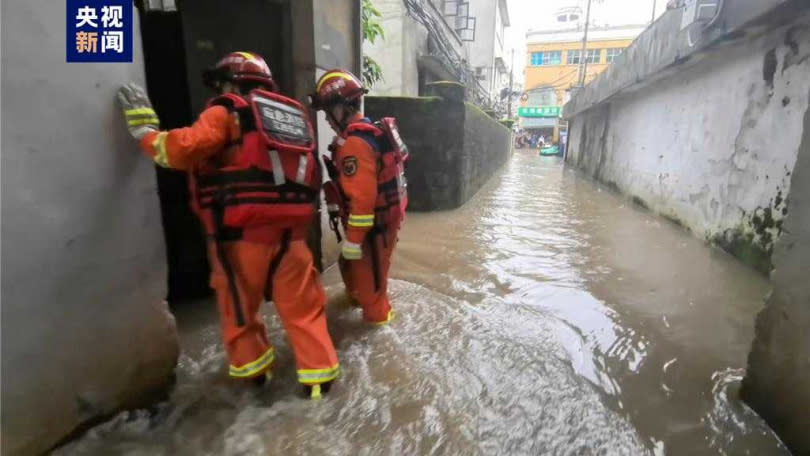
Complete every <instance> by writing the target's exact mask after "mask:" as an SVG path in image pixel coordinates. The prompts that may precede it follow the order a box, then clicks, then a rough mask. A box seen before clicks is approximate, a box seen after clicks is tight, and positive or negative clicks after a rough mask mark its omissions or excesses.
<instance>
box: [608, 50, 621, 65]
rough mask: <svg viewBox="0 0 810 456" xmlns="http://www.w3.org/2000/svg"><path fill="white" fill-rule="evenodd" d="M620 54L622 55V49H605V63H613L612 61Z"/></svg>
mask: <svg viewBox="0 0 810 456" xmlns="http://www.w3.org/2000/svg"><path fill="white" fill-rule="evenodd" d="M621 53H622V48H610V49H607V50H606V51H605V61H606V62H607V63H613V61H614V60H616V57H618V56H619V55H620V54H621Z"/></svg>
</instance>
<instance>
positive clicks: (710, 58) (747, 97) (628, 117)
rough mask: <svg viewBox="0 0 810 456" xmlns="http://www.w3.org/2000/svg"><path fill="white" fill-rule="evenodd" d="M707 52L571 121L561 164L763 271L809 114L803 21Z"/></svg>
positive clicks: (809, 23) (809, 22) (808, 26)
mask: <svg viewBox="0 0 810 456" xmlns="http://www.w3.org/2000/svg"><path fill="white" fill-rule="evenodd" d="M659 38H660V39H663V38H661V37H659ZM673 39H674V38H673ZM642 41H643V40H642ZM654 44H655V42H654V41H653V42H651V44H650V48H655V46H654ZM642 51H643V49H642V50H639V49H633V50H631V51H630V52H629V53H630V54H631V56H630V57H628V58H638V57H637V56H636V57H633V55H634V54H633V53H634V52H635V53H639V52H642ZM650 52H652V51H650ZM707 52H708V53H707V54H705V55H702V56H700V57H699V58H696V59H694V60H696V61H698V62H697V63H694V64H693V65H691V66H689V67H688V68H683V69H682V71H680V72H676V71H677V68H675V69H671V70H670V74H669V75H668V76H667V77H664V78H659V79H657V80H655V79H653V81H652V82H650V83H649V84H647V85H646V86H644V87H642V88H638V89H634V90H629V91H625V92H623V93H621V92H620V93H617V94H615V95H613V96H612V97H608V98H606V99H604V100H603V101H602V102H601V103H598V104H594V105H593V106H592V107H591V108H589V109H588V110H586V111H581V112H578V113H576V114H575V115H573V117H572V118H571V127H570V135H569V138H570V139H569V149H568V154H567V161H568V162H569V163H572V164H575V165H577V166H579V167H581V168H583V169H585V170H587V172H588V173H589V174H591V175H593V176H594V177H596V178H598V179H600V180H602V181H604V182H607V183H608V184H610V185H614V186H615V187H617V188H618V189H619V190H620V191H622V192H625V193H627V194H629V195H632V196H633V197H634V198H635V199H636V200H637V201H641V202H643V203H644V204H646V205H647V206H649V207H650V208H651V209H652V210H654V211H656V212H659V213H661V214H663V215H665V216H667V217H669V218H671V219H673V220H675V221H677V222H678V223H681V224H683V225H685V226H686V227H688V228H689V229H691V230H692V231H693V232H694V233H695V234H696V235H698V236H702V237H705V238H707V239H710V240H713V241H715V242H717V243H718V244H719V245H721V246H722V247H724V248H725V249H727V250H728V251H730V252H732V253H733V254H735V255H737V256H738V257H740V258H741V259H743V260H744V261H746V262H747V263H749V264H751V265H753V266H754V267H757V268H758V269H759V270H761V271H763V272H765V273H767V271H769V270H770V252H771V250H772V247H773V241H774V239H775V238H776V237H777V236H778V235H779V233H781V231H782V230H781V223H782V222H781V219H782V217H783V214H784V212H785V211H786V206H785V200H786V198H787V196H788V195H789V193H790V176H791V172H792V170H793V166H794V163H795V161H796V155H797V151H798V148H799V141H800V138H801V133H802V130H803V128H804V127H803V124H802V118H803V116H804V114H805V112H806V111H807V109H808V96H807V93H808V89H810V78H808V76H807V75H808V74H810V19H808V16H807V15H804V16H802V17H799V18H797V19H794V20H793V21H792V22H791V23H789V24H788V25H784V26H780V27H775V28H774V27H772V30H771V31H770V32H768V33H766V34H763V35H760V36H759V37H757V38H755V39H752V40H741V41H739V42H737V43H734V44H729V45H726V46H724V47H721V48H716V49H712V50H710V51H707ZM619 65H621V64H619ZM612 70H613V71H612V73H611V72H610V71H609V72H608V73H606V75H605V76H604V77H603V78H601V79H600V80H598V81H601V82H603V83H604V84H607V82H609V78H614V79H616V78H618V79H620V76H621V74H620V73H619V71H620V70H621V68H619V69H612ZM624 70H625V71H627V72H633V71H636V70H637V68H636V67H633V66H627V67H626V68H624ZM585 95H593V94H591V93H585ZM603 95H604V94H603ZM585 101H587V100H585ZM585 101H583V99H580V98H578V97H575V100H572V102H573V106H566V111H567V114H570V113H571V111H572V110H574V112H576V109H578V108H579V107H581V105H582V104H583V103H585Z"/></svg>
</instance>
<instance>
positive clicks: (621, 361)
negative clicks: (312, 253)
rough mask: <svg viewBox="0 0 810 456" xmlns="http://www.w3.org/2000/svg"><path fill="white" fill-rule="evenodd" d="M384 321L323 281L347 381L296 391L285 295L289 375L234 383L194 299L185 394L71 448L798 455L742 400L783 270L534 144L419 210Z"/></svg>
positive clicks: (275, 331) (280, 369)
mask: <svg viewBox="0 0 810 456" xmlns="http://www.w3.org/2000/svg"><path fill="white" fill-rule="evenodd" d="M400 239H401V241H400V247H399V250H398V252H397V255H396V258H395V260H394V268H393V269H394V270H393V277H394V280H392V283H391V287H390V288H391V294H392V301H393V305H394V307H395V309H396V311H397V312H398V317H397V319H396V320H395V321H394V322H393V324H392V325H391V326H388V327H384V328H370V327H368V326H366V325H364V324H363V323H362V321H361V316H360V312H359V310H357V309H354V308H351V307H350V306H349V305H348V304H347V302H346V300H345V298H344V297H343V293H342V287H341V286H340V285H339V277H338V275H337V274H336V273H335V271H334V270H330V271H328V272H327V273H326V274H325V277H324V280H325V282H326V283H327V284H328V286H327V290H328V292H329V295H330V304H329V308H328V314H329V323H330V329H331V332H332V334H333V337H334V338H335V341H336V344H337V346H338V350H339V356H340V360H341V365H342V367H343V375H342V377H341V378H340V380H339V383H338V384H336V386H335V388H334V389H333V391H332V392H331V393H330V395H329V396H327V397H326V398H325V399H323V400H321V401H316V402H313V401H308V400H303V399H300V398H298V397H297V396H296V392H297V391H298V388H297V386H296V385H295V374H294V367H293V365H292V360H291V355H290V352H289V347H288V346H287V344H286V342H285V341H284V336H283V333H282V332H281V329H280V325H279V322H278V320H277V319H276V317H275V314H274V312H273V311H272V310H271V306H267V307H268V311H267V317H266V318H267V320H268V324H269V325H270V328H271V339H272V340H273V341H274V343H275V344H276V346H277V349H278V350H277V351H278V360H277V364H276V366H277V367H276V370H275V373H276V374H275V379H274V380H273V382H272V383H271V384H270V385H269V387H268V388H266V389H264V390H259V391H256V390H250V389H244V388H239V387H237V386H235V385H233V384H232V383H231V382H229V381H227V379H226V378H225V364H226V362H225V359H224V355H223V353H222V351H221V349H220V345H219V333H218V326H217V325H216V315H215V311H214V307H213V305H212V304H211V303H208V302H201V303H198V304H197V305H193V306H185V307H183V308H182V309H179V310H178V315H177V318H178V325H179V326H180V331H181V345H182V348H183V353H182V355H181V359H180V364H179V367H178V370H177V371H178V383H177V386H176V387H175V389H174V391H173V393H172V395H171V399H170V400H169V401H168V402H166V403H163V404H161V405H159V406H158V407H156V408H155V409H154V410H149V411H146V410H143V411H135V412H125V413H122V414H120V415H118V416H117V417H115V418H114V419H112V420H111V421H109V422H107V423H104V424H102V425H100V426H98V427H96V428H94V429H92V430H91V431H90V432H89V433H88V434H86V435H85V436H84V437H83V438H81V439H80V440H78V441H76V442H74V443H72V444H70V445H68V446H66V447H63V448H61V449H60V450H59V451H58V452H57V453H59V454H65V455H72V454H132V455H164V454H165V455H174V454H189V455H192V454H193V455H201V454H212V455H214V454H234V455H237V454H243V455H252V454H269V455H290V454H301V455H316V454H317V455H332V454H334V455H422V454H440V455H477V454H485V455H507V454H508V455H512V454H515V455H519V454H526V455H541V454H552V455H558V454H559V455H568V454H570V455H591V454H594V455H595V454H600V455H601V454H619V455H625V454H626V455H636V454H655V455H661V454H672V455H704V454H728V455H743V454H751V455H776V454H788V452H787V450H785V449H784V447H783V446H782V445H781V443H780V442H779V441H778V439H777V438H776V437H775V436H774V435H773V433H772V432H771V431H770V429H769V428H768V427H767V425H765V424H764V422H763V421H762V420H760V419H759V417H758V416H757V415H756V414H755V413H754V412H752V411H751V410H750V409H749V408H747V407H746V406H745V405H744V404H743V403H742V402H741V401H740V400H739V398H738V391H739V386H740V380H741V379H742V376H743V375H744V371H743V369H744V367H745V361H746V356H747V353H748V350H749V348H750V343H751V340H752V337H753V323H754V317H755V315H756V313H757V312H758V311H759V310H760V309H761V307H762V305H763V298H764V296H765V295H766V293H767V292H768V283H767V281H766V280H765V279H764V278H763V277H762V276H760V275H758V274H757V273H755V272H753V271H752V270H750V269H748V268H746V267H744V266H742V265H740V264H739V263H737V262H736V260H734V259H733V258H731V257H729V256H728V255H726V254H724V253H722V252H720V251H717V250H715V249H712V248H709V247H707V246H706V245H705V244H704V243H703V242H702V241H701V240H699V239H696V238H695V237H693V236H692V235H690V234H689V233H687V232H685V231H684V230H683V229H682V228H679V227H676V226H674V225H673V224H671V223H669V222H667V221H665V220H664V219H661V218H659V217H657V216H655V215H653V214H651V213H649V212H646V211H645V210H643V209H641V208H638V207H635V206H634V205H633V204H632V203H630V202H628V201H627V200H626V199H623V198H622V197H621V196H619V195H616V194H614V193H613V192H611V191H609V190H607V189H605V188H602V187H600V186H599V185H598V184H595V183H593V182H592V181H590V180H588V179H585V178H583V177H582V176H581V175H580V174H578V173H577V172H576V171H574V170H572V169H570V168H566V167H564V166H563V165H562V163H561V161H560V159H558V158H552V157H538V156H536V153H533V152H530V151H517V152H516V153H515V156H514V157H513V159H512V160H511V161H510V163H508V164H507V165H506V166H505V168H504V169H503V170H502V171H501V172H500V173H499V174H498V175H496V176H495V177H493V178H492V180H491V181H490V182H489V183H488V184H487V186H485V187H484V188H483V189H482V190H481V191H480V192H479V193H478V194H477V195H476V196H475V197H474V198H473V199H472V200H471V201H470V202H469V203H467V204H466V205H465V206H464V207H463V208H461V209H459V210H455V211H450V212H438V213H429V214H411V215H409V218H408V220H407V221H406V225H405V227H404V228H403V230H402V233H401V236H400Z"/></svg>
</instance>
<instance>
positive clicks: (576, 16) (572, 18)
mask: <svg viewBox="0 0 810 456" xmlns="http://www.w3.org/2000/svg"><path fill="white" fill-rule="evenodd" d="M568 20H569V21H576V20H579V14H572V15H570V16H568Z"/></svg>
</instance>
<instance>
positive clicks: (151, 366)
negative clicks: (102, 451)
mask: <svg viewBox="0 0 810 456" xmlns="http://www.w3.org/2000/svg"><path fill="white" fill-rule="evenodd" d="M135 19H136V21H135V24H134V30H135V36H134V43H136V46H135V51H134V62H133V63H131V64H125V63H101V64H92V63H65V9H64V4H58V5H56V4H52V3H49V2H20V1H18V2H4V3H3V6H2V29H3V41H2V52H3V65H2V72H3V75H2V76H3V79H2V92H3V103H2V119H3V133H2V150H3V153H2V166H1V168H2V219H3V224H2V246H3V256H2V372H3V376H2V398H3V404H2V405H3V410H2V447H3V454H39V453H42V452H44V451H45V450H47V449H48V448H49V447H51V446H52V445H54V444H55V443H56V442H57V441H58V440H60V439H61V438H63V437H64V436H65V435H67V434H68V433H69V432H71V431H72V430H73V429H74V428H76V426H78V425H80V424H81V423H83V422H85V421H87V420H90V419H93V418H98V417H100V416H103V415H105V414H108V413H112V412H114V411H115V410H116V409H118V408H120V407H122V406H128V405H134V404H136V403H138V402H140V400H141V399H143V398H144V394H147V393H149V392H150V391H153V390H155V389H159V388H162V387H163V386H165V385H166V384H167V383H168V382H169V380H170V377H171V375H172V372H173V369H174V365H175V362H176V358H177V354H178V344H177V335H176V330H175V325H174V319H173V318H172V316H171V315H170V314H169V313H168V312H167V308H166V306H165V304H164V303H163V299H164V296H165V292H166V269H165V262H166V260H165V256H164V251H163V235H162V230H161V220H160V211H159V208H158V196H157V188H156V187H157V185H156V178H155V171H154V168H153V164H152V163H151V162H150V160H148V159H146V158H145V157H144V156H143V155H142V154H141V153H140V152H139V151H138V148H137V145H136V142H135V140H133V139H132V138H131V137H130V136H129V134H128V133H127V131H126V128H125V123H124V120H123V118H122V115H121V112H120V111H119V108H118V106H117V105H116V103H115V93H116V91H117V90H118V88H119V86H120V85H121V84H122V83H124V82H127V81H136V82H139V83H141V84H143V80H144V75H143V60H142V55H141V49H140V46H139V45H137V44H138V43H140V35H139V33H138V30H139V28H138V27H139V26H138V22H137V14H136V17H135Z"/></svg>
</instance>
